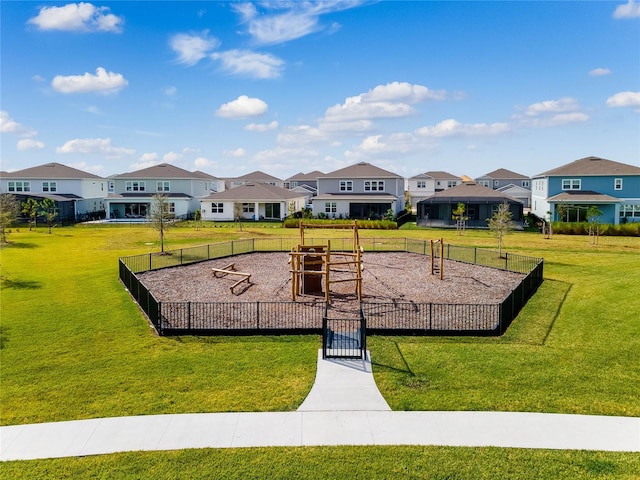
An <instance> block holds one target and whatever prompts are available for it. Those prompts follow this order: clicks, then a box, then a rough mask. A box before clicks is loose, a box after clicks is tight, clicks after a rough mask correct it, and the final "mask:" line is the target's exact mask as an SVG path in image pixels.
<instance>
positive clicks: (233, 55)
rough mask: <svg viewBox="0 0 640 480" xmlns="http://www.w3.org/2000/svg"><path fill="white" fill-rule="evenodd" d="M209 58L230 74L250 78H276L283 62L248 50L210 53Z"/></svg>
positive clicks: (274, 57)
mask: <svg viewBox="0 0 640 480" xmlns="http://www.w3.org/2000/svg"><path fill="white" fill-rule="evenodd" d="M210 57H211V59H213V60H219V61H220V62H221V63H222V69H223V70H225V71H227V72H229V73H230V74H232V75H240V76H245V77H250V78H261V79H270V78H278V77H279V76H280V74H281V73H282V69H283V66H284V61H283V60H281V59H280V58H278V57H276V56H274V55H270V54H268V53H256V52H252V51H250V50H228V51H226V52H220V53H212V54H211V55H210Z"/></svg>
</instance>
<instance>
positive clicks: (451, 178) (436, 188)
mask: <svg viewBox="0 0 640 480" xmlns="http://www.w3.org/2000/svg"><path fill="white" fill-rule="evenodd" d="M461 183H462V178H460V177H456V176H455V175H452V174H450V173H448V172H425V173H420V174H419V175H415V176H413V177H410V178H409V179H408V181H407V192H408V193H409V202H410V203H411V208H412V210H414V211H415V210H416V206H417V204H418V202H419V201H420V200H424V199H425V198H428V197H430V196H431V195H433V194H434V193H437V192H442V191H443V190H446V189H447V188H453V187H455V186H456V185H460V184H461Z"/></svg>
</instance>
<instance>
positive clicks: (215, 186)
mask: <svg viewBox="0 0 640 480" xmlns="http://www.w3.org/2000/svg"><path fill="white" fill-rule="evenodd" d="M193 173H194V174H195V175H198V176H200V177H202V178H205V179H207V181H208V182H209V191H210V192H211V193H217V192H223V191H224V189H225V181H224V178H217V177H214V176H213V175H209V174H208V173H205V172H201V171H200V170H196V171H195V172H193Z"/></svg>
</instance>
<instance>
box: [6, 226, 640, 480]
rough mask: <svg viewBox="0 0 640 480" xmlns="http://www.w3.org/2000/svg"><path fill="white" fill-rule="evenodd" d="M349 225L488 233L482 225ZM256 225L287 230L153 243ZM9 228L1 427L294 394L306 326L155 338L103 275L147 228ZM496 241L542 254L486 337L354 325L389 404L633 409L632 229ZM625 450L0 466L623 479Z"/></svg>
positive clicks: (266, 402)
mask: <svg viewBox="0 0 640 480" xmlns="http://www.w3.org/2000/svg"><path fill="white" fill-rule="evenodd" d="M319 233H320V231H317V232H313V236H314V237H316V236H318V234H319ZM360 234H361V236H371V237H388V236H391V237H413V238H423V239H429V238H441V237H442V238H444V239H445V241H447V242H450V243H453V244H460V245H475V246H481V247H488V248H494V247H495V245H496V241H495V239H494V238H493V237H492V236H491V235H490V233H489V232H487V231H470V230H468V231H467V232H466V233H465V235H463V236H457V235H456V234H455V231H449V230H419V229H403V230H399V231H384V232H383V231H367V230H361V231H360ZM262 235H274V236H280V237H283V236H296V235H297V231H295V230H294V229H282V228H257V227H256V228H250V227H246V226H243V229H242V231H240V230H239V229H238V228H237V226H232V225H229V226H226V227H216V228H208V227H203V228H199V229H196V228H194V227H183V228H174V229H171V230H170V231H169V232H168V236H167V242H166V244H165V248H166V249H171V248H179V247H181V246H191V245H198V244H205V243H210V242H217V241H228V240H233V239H237V238H241V237H250V236H262ZM332 235H335V232H332ZM344 236H349V235H348V232H347V233H345V235H344ZM9 240H10V241H11V242H12V243H11V244H10V245H8V246H5V247H3V248H2V250H0V275H1V276H2V291H1V293H0V302H1V303H0V308H1V310H0V313H1V328H2V337H1V340H2V343H1V347H2V348H1V350H0V355H1V361H2V377H1V379H0V381H1V389H0V396H1V411H0V414H1V419H0V422H1V423H2V424H3V425H11V424H21V423H34V422H45V421H59V420H71V419H81V418H92V417H102V416H117V415H134V414H157V413H186V412H205V411H278V410H294V409H295V408H296V407H297V406H298V405H299V404H300V403H301V402H302V400H303V399H304V397H305V396H306V394H307V393H308V391H309V389H310V388H311V385H312V382H313V379H314V375H315V362H316V352H317V349H318V348H319V346H320V340H319V338H318V337H315V336H308V337H305V336H301V337H297V336H284V337H244V338H243V337H240V338H233V337H217V338H198V337H180V338H161V337H157V336H155V335H154V334H153V332H152V330H151V329H150V327H149V326H148V325H147V322H146V320H145V319H144V318H143V316H142V315H141V313H140V312H139V311H138V309H137V307H136V306H135V305H134V304H133V302H132V301H131V299H130V297H129V295H128V294H127V293H126V291H125V290H124V288H123V287H122V285H121V284H120V283H119V281H118V279H117V258H118V257H120V256H125V255H134V254H138V253H146V252H149V251H158V249H159V247H158V243H157V233H156V232H154V231H153V230H151V229H150V228H149V227H144V226H96V227H87V226H76V227H68V228H61V229H55V230H54V233H52V234H51V235H49V234H47V233H46V230H45V229H42V230H41V229H38V230H37V231H35V232H29V231H28V230H25V229H22V230H20V231H19V232H16V231H14V232H12V233H11V234H10V235H9ZM505 249H506V250H507V251H509V252H513V253H520V254H524V255H532V256H540V257H544V258H545V282H544V283H543V285H542V286H541V287H540V290H539V292H538V294H537V295H536V296H535V297H534V298H533V299H532V300H531V301H530V302H529V303H528V304H527V306H526V307H525V309H524V310H523V311H522V312H521V314H520V315H519V317H518V318H517V319H516V320H515V321H514V323H513V324H512V326H511V327H510V328H509V330H508V331H507V333H506V334H505V335H504V336H503V337H500V338H449V337H426V338H421V337H370V339H369V348H370V350H371V352H372V358H373V361H374V373H375V378H376V381H377V383H378V386H379V387H380V389H381V391H382V392H383V394H384V396H385V398H386V399H387V401H388V402H389V403H390V405H391V406H392V408H394V409H411V410H458V409H465V410H503V411H511V410H520V411H540V412H562V413H588V414H605V415H628V416H640V403H639V402H638V400H637V399H638V398H640V362H638V354H637V352H638V351H640V322H639V321H638V312H639V311H640V296H639V295H638V294H637V292H638V291H639V287H640V239H638V238H630V237H603V238H601V239H600V242H599V245H597V246H592V245H590V244H589V242H588V239H587V238H586V237H576V236H560V235H555V236H554V237H553V238H552V239H550V240H547V239H544V238H542V237H541V236H540V235H538V234H533V233H516V234H514V235H510V236H508V237H506V238H505ZM365 261H366V259H365ZM407 274H410V272H407ZM445 275H446V271H445ZM638 462H639V459H638V456H637V454H613V453H597V452H592V453H588V452H554V451H533V450H517V449H447V448H431V447H424V448H423V447H361V448H356V447H353V448H345V447H341V448H328V447H327V448H309V449H248V450H201V451H200V450H198V451H183V452H158V453H130V454H118V455H105V456H100V457H91V458H83V459H73V458H72V459H59V460H47V461H32V462H9V463H4V464H1V465H0V474H1V475H0V476H3V477H6V478H79V477H84V478H86V477H91V478H107V477H108V478H114V477H116V478H176V477H182V478H185V477H194V478H212V477H218V478H239V477H240V476H242V477H243V478H247V477H248V478H264V477H270V478H291V477H298V478H317V477H323V478H345V477H348V478H389V477H394V476H400V477H404V478H412V477H413V478H482V477H484V478H495V477H497V476H500V477H504V478H634V475H636V472H638V471H640V469H639V466H638ZM5 472H6V475H5ZM636 478H637V477H636Z"/></svg>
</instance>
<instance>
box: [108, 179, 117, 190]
mask: <svg viewBox="0 0 640 480" xmlns="http://www.w3.org/2000/svg"><path fill="white" fill-rule="evenodd" d="M107 189H108V191H109V192H114V191H115V190H116V182H112V181H111V180H110V181H109V183H108V186H107Z"/></svg>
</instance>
